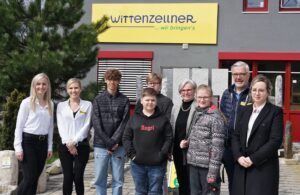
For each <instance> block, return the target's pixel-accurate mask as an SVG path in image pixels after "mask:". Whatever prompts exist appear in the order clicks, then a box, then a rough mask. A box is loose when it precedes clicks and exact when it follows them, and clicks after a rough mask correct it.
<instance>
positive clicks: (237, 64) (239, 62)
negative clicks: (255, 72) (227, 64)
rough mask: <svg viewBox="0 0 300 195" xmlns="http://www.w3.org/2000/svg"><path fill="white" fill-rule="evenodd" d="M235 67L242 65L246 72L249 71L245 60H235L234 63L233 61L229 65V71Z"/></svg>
mask: <svg viewBox="0 0 300 195" xmlns="http://www.w3.org/2000/svg"><path fill="white" fill-rule="evenodd" d="M235 67H244V68H245V70H246V72H247V73H249V72H250V69H249V65H248V64H247V63H246V62H243V61H237V62H236V63H234V64H233V65H232V66H231V71H232V69H233V68H235Z"/></svg>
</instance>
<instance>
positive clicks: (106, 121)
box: [92, 69, 129, 195]
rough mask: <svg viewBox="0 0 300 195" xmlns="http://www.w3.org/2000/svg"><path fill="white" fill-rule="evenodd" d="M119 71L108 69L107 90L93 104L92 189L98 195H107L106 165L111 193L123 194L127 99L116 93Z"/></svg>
mask: <svg viewBox="0 0 300 195" xmlns="http://www.w3.org/2000/svg"><path fill="white" fill-rule="evenodd" d="M121 77H122V75H121V72H120V71H119V70H117V69H108V70H107V71H106V72H105V74H104V79H105V83H106V90H105V91H104V92H103V93H101V94H99V95H98V96H97V97H96V98H95V100H94V102H93V114H92V123H93V127H94V129H95V136H94V153H95V177H96V178H95V186H96V193H97V195H106V185H107V176H108V164H109V162H111V163H112V177H113V183H112V193H113V194H114V195H122V187H123V182H124V163H125V149H124V147H123V146H122V136H123V132H124V129H125V126H126V123H127V121H128V119H129V100H128V98H127V97H126V96H125V95H123V94H122V93H120V92H119V91H118V87H119V84H120V81H121Z"/></svg>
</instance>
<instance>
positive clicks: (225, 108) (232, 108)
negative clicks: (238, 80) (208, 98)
mask: <svg viewBox="0 0 300 195" xmlns="http://www.w3.org/2000/svg"><path fill="white" fill-rule="evenodd" d="M234 88H235V85H234V84H233V85H231V86H230V87H229V88H228V89H226V90H225V91H224V93H223V95H222V99H221V103H220V110H221V112H222V113H223V114H224V115H225V117H226V120H227V127H226V128H225V131H226V138H227V139H228V141H229V142H230V140H231V135H232V133H233V131H234V129H235V123H236V116H237V113H238V112H239V106H240V105H242V106H245V105H246V104H247V103H248V102H250V96H249V95H248V94H249V88H248V87H247V88H246V89H245V90H244V91H243V92H241V94H240V99H239V100H238V99H237V98H236V96H235V95H236V94H235V91H234Z"/></svg>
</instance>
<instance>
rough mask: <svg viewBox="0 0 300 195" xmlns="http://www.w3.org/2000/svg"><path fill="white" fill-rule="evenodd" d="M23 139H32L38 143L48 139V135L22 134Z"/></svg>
mask: <svg viewBox="0 0 300 195" xmlns="http://www.w3.org/2000/svg"><path fill="white" fill-rule="evenodd" d="M23 137H27V138H32V139H35V140H39V141H45V140H47V139H48V135H36V134H31V133H26V132H23Z"/></svg>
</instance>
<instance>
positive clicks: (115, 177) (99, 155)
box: [94, 146, 125, 195]
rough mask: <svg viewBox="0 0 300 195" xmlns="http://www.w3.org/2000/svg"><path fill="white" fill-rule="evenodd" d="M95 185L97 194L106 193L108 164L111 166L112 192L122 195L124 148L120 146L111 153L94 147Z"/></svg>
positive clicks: (115, 194)
mask: <svg viewBox="0 0 300 195" xmlns="http://www.w3.org/2000/svg"><path fill="white" fill-rule="evenodd" d="M94 154H95V186H96V193H97V195H106V189H107V176H108V165H109V163H110V162H111V168H112V194H113V195H122V189H123V183H124V163H125V149H124V147H122V146H120V147H118V149H117V150H116V151H114V152H113V153H112V154H109V153H108V152H107V149H105V148H98V147H95V148H94Z"/></svg>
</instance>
